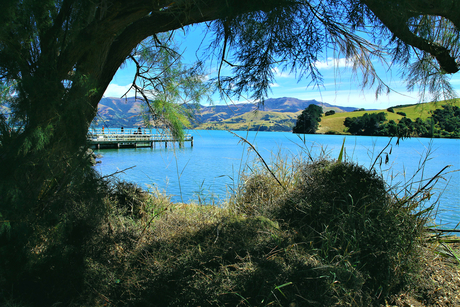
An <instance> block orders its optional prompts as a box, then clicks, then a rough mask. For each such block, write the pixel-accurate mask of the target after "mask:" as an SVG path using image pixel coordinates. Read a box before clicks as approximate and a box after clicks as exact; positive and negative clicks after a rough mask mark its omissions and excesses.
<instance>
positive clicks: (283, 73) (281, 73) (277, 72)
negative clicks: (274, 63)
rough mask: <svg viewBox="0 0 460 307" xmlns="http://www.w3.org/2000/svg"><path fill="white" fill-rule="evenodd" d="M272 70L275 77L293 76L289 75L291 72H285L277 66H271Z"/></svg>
mask: <svg viewBox="0 0 460 307" xmlns="http://www.w3.org/2000/svg"><path fill="white" fill-rule="evenodd" d="M272 71H273V73H274V74H275V77H277V78H292V77H294V76H293V75H291V74H289V73H287V72H283V71H281V70H280V69H279V68H278V67H275V68H273V70H272Z"/></svg>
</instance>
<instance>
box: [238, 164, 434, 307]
mask: <svg viewBox="0 0 460 307" xmlns="http://www.w3.org/2000/svg"><path fill="white" fill-rule="evenodd" d="M295 172H296V174H295V175H294V176H292V184H291V185H290V186H288V188H287V189H286V190H285V192H284V193H282V194H278V195H276V197H265V198H263V197H264V196H266V195H267V192H266V191H273V189H271V188H270V187H268V186H267V182H272V184H273V181H274V180H272V179H271V177H272V174H269V173H265V174H263V173H258V174H256V175H254V176H253V177H252V178H251V179H249V180H247V182H249V183H250V186H256V187H258V188H252V189H247V188H246V189H243V190H242V193H241V195H239V197H238V198H237V201H236V203H235V204H233V208H236V209H237V210H240V212H242V213H245V214H247V213H248V210H247V208H248V206H247V205H245V203H244V202H245V200H246V199H263V201H261V202H258V203H257V204H258V205H259V206H260V207H259V208H251V209H252V211H251V212H253V213H254V212H258V213H259V214H263V215H264V216H266V217H268V218H270V219H271V220H274V221H278V222H279V223H280V225H281V228H282V229H286V230H289V231H292V232H294V233H295V239H294V240H295V241H296V242H298V243H300V242H302V243H303V244H307V245H308V246H309V247H310V249H309V251H308V253H310V254H313V255H316V256H317V257H318V258H319V259H322V260H323V261H324V262H325V263H327V264H328V265H331V266H334V267H337V268H340V269H341V270H343V271H344V272H347V273H351V272H352V270H350V268H353V269H354V270H353V272H354V273H353V274H355V275H354V276H355V280H356V279H358V280H360V281H361V284H356V283H355V281H353V282H352V283H350V282H343V283H341V284H340V287H343V288H342V290H341V292H340V294H339V293H337V295H336V298H337V300H341V299H342V298H343V297H344V295H345V297H346V295H351V293H354V294H353V295H358V296H359V300H360V301H361V302H366V303H367V304H370V303H371V302H378V301H380V300H381V299H382V298H384V297H386V296H387V295H388V294H390V293H394V292H397V291H398V290H400V289H401V288H402V287H403V286H404V285H406V284H407V283H409V282H410V280H411V279H412V278H413V277H414V276H415V275H416V274H417V272H418V270H419V257H418V246H419V243H420V240H419V238H420V237H421V233H422V227H423V225H424V224H425V219H424V218H423V217H422V216H417V215H415V213H416V212H415V210H414V209H416V208H415V207H414V204H413V203H410V204H409V203H404V202H403V201H400V200H398V198H397V197H395V196H394V195H392V194H391V190H390V188H389V187H387V186H386V184H385V182H384V180H383V179H382V178H381V176H379V175H377V174H376V173H375V172H374V171H370V170H367V169H365V168H363V167H360V166H358V165H356V164H353V163H347V162H344V163H339V162H333V161H329V160H325V159H319V160H317V161H314V162H311V163H303V164H302V163H300V164H298V167H297V169H296V170H295ZM260 186H263V187H264V188H260ZM250 193H252V195H248V194H250ZM258 193H259V194H260V195H254V194H258ZM271 196H273V195H271ZM238 202H239V203H240V204H241V203H242V205H239V203H238ZM356 299H357V298H356V297H355V298H354V300H356ZM358 305H359V304H358Z"/></svg>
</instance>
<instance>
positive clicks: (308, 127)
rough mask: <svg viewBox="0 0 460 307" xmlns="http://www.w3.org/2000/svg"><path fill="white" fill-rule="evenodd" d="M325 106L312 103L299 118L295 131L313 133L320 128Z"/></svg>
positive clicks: (293, 130)
mask: <svg viewBox="0 0 460 307" xmlns="http://www.w3.org/2000/svg"><path fill="white" fill-rule="evenodd" d="M322 113H323V108H322V107H320V106H317V105H315V104H310V105H309V106H308V107H307V108H306V109H305V110H303V111H302V113H301V114H300V115H299V117H298V118H297V122H296V124H295V126H294V128H293V129H292V132H293V133H308V134H313V133H315V132H316V130H318V125H319V122H320V121H321V116H322Z"/></svg>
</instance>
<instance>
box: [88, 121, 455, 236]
mask: <svg viewBox="0 0 460 307" xmlns="http://www.w3.org/2000/svg"><path fill="white" fill-rule="evenodd" d="M190 133H191V134H192V135H193V136H194V147H193V148H192V147H190V143H189V142H186V144H185V147H184V148H177V147H176V148H174V147H173V146H171V144H168V148H167V149H165V148H164V144H162V145H159V144H157V146H156V148H154V149H152V148H138V149H134V148H129V149H128V148H124V149H104V150H98V151H96V153H99V154H101V155H102V156H103V157H102V158H101V159H100V161H101V163H100V164H98V165H97V166H96V168H97V169H98V170H99V171H100V172H101V173H102V174H103V175H109V174H113V173H115V172H118V171H122V170H124V169H127V168H131V167H132V168H131V169H128V170H126V171H124V172H123V173H119V174H117V175H116V176H117V177H118V178H120V179H124V180H127V181H131V182H135V183H137V184H138V185H140V186H142V187H144V188H149V187H151V186H154V187H156V188H158V189H159V190H161V191H165V192H166V193H167V194H169V195H171V197H172V200H173V201H175V202H189V201H197V200H198V199H201V201H207V202H208V203H210V202H212V201H214V202H215V203H219V202H222V201H224V200H225V199H226V198H227V197H228V196H229V195H230V193H231V192H232V191H233V190H235V189H236V187H237V183H238V174H239V173H240V172H241V171H242V170H243V169H244V168H245V167H246V166H248V165H249V166H252V165H253V162H254V160H255V155H254V153H253V152H252V151H250V150H249V146H248V145H247V144H244V143H242V142H241V140H240V139H239V138H237V137H236V136H234V135H232V134H231V133H230V132H227V131H208V130H195V131H190ZM237 133H238V135H240V136H243V137H245V138H246V139H247V140H248V141H250V142H251V143H252V144H253V145H254V146H255V147H256V148H257V150H258V151H259V153H260V154H261V155H262V156H263V158H264V159H265V160H266V161H267V163H269V164H270V161H273V159H272V155H273V153H275V154H277V153H279V152H281V154H282V155H283V156H285V157H292V156H296V157H299V156H301V155H302V156H305V157H306V156H308V155H311V156H314V157H315V156H318V155H320V154H321V153H322V152H325V153H327V154H328V155H329V156H330V157H332V158H337V157H338V155H339V152H340V148H341V146H342V142H343V139H344V136H338V135H306V139H305V140H300V139H299V137H297V136H296V135H294V134H292V133H288V132H241V131H240V132H237ZM389 141H390V138H386V137H363V136H359V137H358V136H347V137H346V140H345V148H346V156H347V159H349V160H352V161H357V162H358V163H359V164H361V165H364V166H366V167H370V166H371V165H372V164H373V161H374V160H375V157H376V156H377V155H378V153H379V152H380V151H381V150H382V149H383V148H384V147H385V146H386V145H387V144H388V142H389ZM390 149H391V155H390V160H389V164H387V165H385V164H382V167H378V165H379V164H378V163H377V166H376V167H377V169H379V170H380V171H382V174H383V176H384V178H385V179H386V180H387V182H389V183H393V184H395V183H403V182H407V181H408V180H409V179H410V178H411V177H412V176H413V175H414V174H416V178H417V179H416V180H415V181H416V182H418V181H419V180H420V179H423V178H430V177H431V176H433V175H435V174H437V173H438V172H439V171H440V170H441V169H442V168H443V167H444V166H446V165H452V166H451V167H450V168H448V169H447V171H446V172H445V174H444V176H443V178H444V179H443V180H441V181H439V183H438V184H437V186H436V188H435V190H434V192H435V194H434V195H433V197H432V198H431V200H430V202H434V201H436V200H438V198H439V212H438V214H437V219H436V223H438V224H442V225H443V227H446V228H447V227H449V228H453V227H455V226H456V225H457V223H459V222H460V172H459V171H458V170H459V169H460V140H455V139H433V140H430V139H415V138H414V139H408V140H403V141H401V143H400V145H399V146H396V145H395V140H393V141H392V142H391V146H390V147H388V148H387V149H386V152H388V153H389V152H390ZM427 153H429V155H428V158H427V159H428V161H427V163H426V165H425V168H424V170H423V171H420V172H418V173H416V170H417V169H418V166H419V165H420V164H421V161H423V159H425V158H426V156H427ZM425 183H426V181H424V182H422V185H423V184H425ZM414 186H417V187H418V183H416V184H414Z"/></svg>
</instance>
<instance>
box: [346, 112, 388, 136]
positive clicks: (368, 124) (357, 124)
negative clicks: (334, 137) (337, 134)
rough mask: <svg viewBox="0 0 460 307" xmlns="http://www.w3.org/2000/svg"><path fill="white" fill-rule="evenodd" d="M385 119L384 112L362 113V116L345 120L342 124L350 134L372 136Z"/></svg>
mask: <svg viewBox="0 0 460 307" xmlns="http://www.w3.org/2000/svg"><path fill="white" fill-rule="evenodd" d="M385 119H386V114H385V113H384V112H380V113H372V114H368V113H364V115H363V116H358V117H347V118H345V121H344V122H343V124H344V125H345V127H347V128H348V132H350V133H351V134H357V135H374V134H375V133H376V132H377V131H378V129H379V127H380V125H381V124H382V123H383V122H384V121H385Z"/></svg>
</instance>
